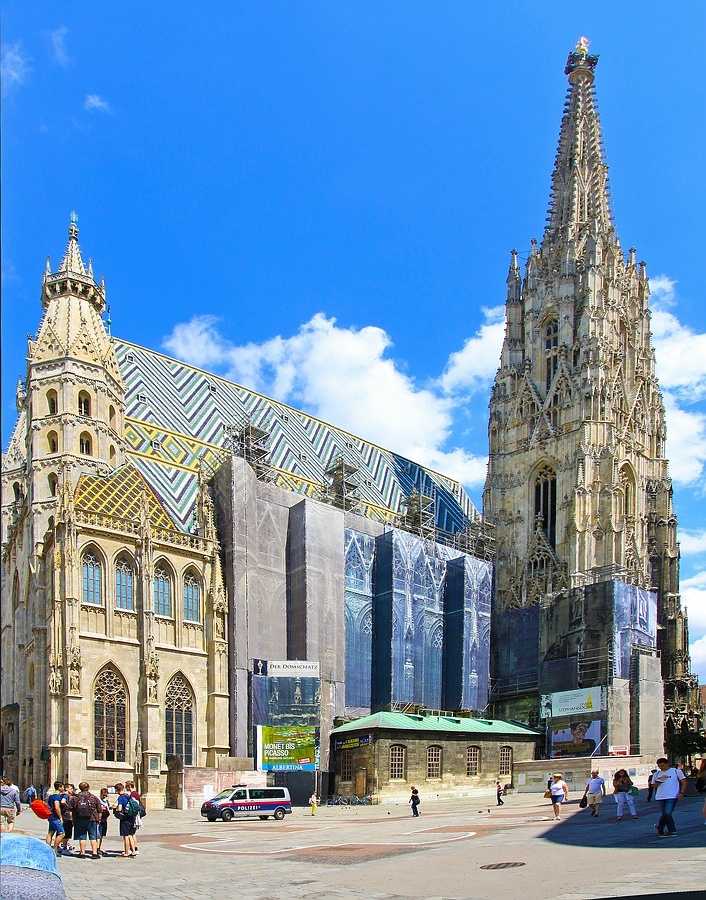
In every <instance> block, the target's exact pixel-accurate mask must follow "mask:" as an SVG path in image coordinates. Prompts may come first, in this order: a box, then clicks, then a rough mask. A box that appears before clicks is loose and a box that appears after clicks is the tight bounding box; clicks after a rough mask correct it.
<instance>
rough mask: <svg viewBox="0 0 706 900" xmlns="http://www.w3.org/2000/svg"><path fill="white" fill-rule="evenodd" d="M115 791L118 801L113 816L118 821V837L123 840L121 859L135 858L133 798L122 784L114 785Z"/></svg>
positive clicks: (135, 815)
mask: <svg viewBox="0 0 706 900" xmlns="http://www.w3.org/2000/svg"><path fill="white" fill-rule="evenodd" d="M115 790H116V791H117V792H118V800H117V803H116V804H115V807H114V809H113V814H114V815H115V816H116V817H117V818H118V819H120V837H121V838H122V839H123V852H122V853H121V854H120V855H121V856H122V857H124V858H127V857H132V858H135V857H137V853H136V849H137V844H136V841H135V819H136V817H137V814H136V813H133V812H132V808H133V802H134V798H133V797H131V796H130V794H129V793H128V790H127V786H126V785H124V784H120V783H118V784H116V785H115Z"/></svg>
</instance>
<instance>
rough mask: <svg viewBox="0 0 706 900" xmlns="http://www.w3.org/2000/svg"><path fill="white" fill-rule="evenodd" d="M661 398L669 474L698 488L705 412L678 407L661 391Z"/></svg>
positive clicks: (704, 456) (704, 453) (705, 449)
mask: <svg viewBox="0 0 706 900" xmlns="http://www.w3.org/2000/svg"><path fill="white" fill-rule="evenodd" d="M663 397H664V408H665V412H666V416H667V442H666V448H665V450H666V454H665V455H666V457H667V459H668V460H669V474H670V475H671V476H672V478H673V479H674V481H675V482H677V483H679V484H682V485H691V486H693V487H696V488H699V489H701V488H703V473H704V466H705V465H706V415H704V414H703V413H700V412H687V411H686V410H683V409H681V408H680V406H679V404H678V401H677V399H676V398H675V397H673V396H672V394H670V393H669V391H664V392H663Z"/></svg>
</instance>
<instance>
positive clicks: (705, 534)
mask: <svg viewBox="0 0 706 900" xmlns="http://www.w3.org/2000/svg"><path fill="white" fill-rule="evenodd" d="M679 546H680V548H681V555H682V556H694V555H695V554H697V553H706V531H696V532H691V531H685V530H684V529H679Z"/></svg>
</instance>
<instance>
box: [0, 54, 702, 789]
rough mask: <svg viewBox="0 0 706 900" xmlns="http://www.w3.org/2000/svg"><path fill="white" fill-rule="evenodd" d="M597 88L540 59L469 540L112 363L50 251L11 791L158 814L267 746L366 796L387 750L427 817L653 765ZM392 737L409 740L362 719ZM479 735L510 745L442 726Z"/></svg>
mask: <svg viewBox="0 0 706 900" xmlns="http://www.w3.org/2000/svg"><path fill="white" fill-rule="evenodd" d="M596 62H597V57H592V56H589V55H588V53H587V50H586V48H585V47H584V46H583V45H580V46H579V48H578V49H577V51H576V53H572V54H571V55H570V57H569V64H568V66H567V74H568V75H569V81H570V87H569V94H568V98H567V106H566V108H565V113H564V119H563V122H562V128H561V136H560V144H559V152H558V155H557V162H556V167H555V172H554V176H553V194H552V201H551V209H550V221H549V224H548V226H547V230H546V232H545V236H544V240H543V242H542V244H541V246H537V245H536V242H534V243H533V250H532V253H531V255H530V258H529V260H528V262H527V268H526V272H525V276H524V279H523V278H522V276H521V274H520V270H519V264H518V262H517V258H516V255H514V254H513V260H512V264H511V268H510V274H509V277H508V293H507V326H506V337H505V343H504V346H503V351H502V359H501V363H500V369H499V370H498V374H497V377H496V382H495V386H494V388H493V392H492V397H491V400H490V425H489V441H490V458H489V469H488V480H487V484H486V489H485V494H484V511H483V517H481V515H480V514H479V512H478V511H477V510H476V509H475V508H474V506H473V504H472V503H471V501H470V499H469V497H468V496H467V494H466V492H465V491H464V489H463V488H462V486H461V485H460V484H458V483H457V482H455V481H453V480H452V479H449V478H447V477H446V476H444V475H443V474H441V473H437V472H433V471H430V470H428V469H425V468H424V467H422V466H419V465H417V464H416V463H415V462H414V461H412V460H409V459H406V458H404V457H401V456H399V455H396V454H395V453H394V452H390V451H388V450H385V449H383V448H380V447H377V446H375V445H374V444H371V443H370V442H367V441H366V440H364V439H362V438H360V437H357V436H355V435H352V434H349V433H346V432H344V431H342V430H340V429H337V428H335V427H334V426H332V425H329V424H327V423H324V422H321V421H319V420H317V419H315V418H313V417H311V416H309V415H307V414H306V413H302V412H300V411H297V410H295V409H292V408H290V407H288V406H286V405H283V404H281V403H279V402H277V401H274V400H271V399H269V398H267V397H264V396H261V395H259V394H257V393H255V392H254V391H251V390H249V389H247V388H244V387H242V386H239V385H236V384H233V383H231V382H228V381H226V380H224V379H222V378H219V377H217V376H215V375H212V374H210V373H208V372H205V371H202V370H199V369H196V368H194V367H192V366H189V365H186V364H184V363H182V362H179V361H177V360H174V359H170V358H168V357H166V356H164V355H163V354H161V353H158V352H156V351H154V350H151V349H149V348H144V347H139V346H137V345H134V344H131V343H128V342H126V341H123V340H120V339H119V338H117V337H113V336H111V335H110V334H109V331H108V329H107V327H106V323H105V321H104V318H103V317H104V314H105V309H106V307H105V285H104V281H103V278H102V276H101V278H100V280H99V281H97V280H96V279H95V278H94V274H93V269H92V263H91V261H90V260H89V261H88V265H86V263H85V261H84V258H83V256H82V254H81V251H80V248H79V244H78V228H77V225H76V222H75V221H72V222H71V225H70V227H69V235H68V244H67V246H66V250H65V253H64V256H63V258H62V261H61V263H60V264H59V266H58V267H57V268H56V269H55V270H54V269H53V268H52V266H51V265H50V262H49V260H47V266H46V271H45V272H44V274H43V277H42V282H41V313H42V314H41V320H40V322H39V326H38V329H37V333H36V336H35V337H33V338H31V339H30V340H29V343H28V352H27V370H26V373H25V377H24V378H23V379H20V381H19V383H18V386H17V414H18V417H17V424H16V427H15V430H14V433H13V435H12V438H11V441H10V444H9V447H8V450H7V453H6V454H5V455H4V457H3V472H2V504H3V505H2V567H3V571H2V574H3V584H2V632H1V636H0V649H1V652H2V669H3V679H2V687H1V691H2V693H1V695H0V741H1V742H2V743H1V751H2V761H3V768H4V770H5V771H6V772H8V773H9V774H11V775H12V777H13V778H14V779H15V780H17V781H18V782H19V783H21V784H26V783H29V782H30V781H33V782H34V783H35V785H37V784H40V783H44V784H48V783H49V782H50V781H51V780H53V779H55V778H69V779H70V780H71V781H73V782H75V783H77V782H79V781H80V780H82V779H84V778H85V779H87V780H88V781H89V782H91V783H92V784H98V783H105V784H112V783H115V782H116V781H119V780H122V781H124V780H125V779H126V778H127V777H128V776H130V775H133V774H136V775H137V776H138V777H139V779H140V782H141V787H142V792H143V794H144V795H145V799H146V802H147V804H148V805H149V806H152V807H158V806H161V805H164V803H165V801H166V800H167V798H172V799H170V800H169V802H175V803H180V802H181V800H180V799H178V798H177V799H176V800H174V799H173V798H174V797H175V792H174V780H173V779H171V781H170V777H171V775H172V774H173V773H174V771H175V770H176V769H178V768H179V767H189V768H204V769H206V768H208V769H209V771H213V772H218V771H219V770H223V769H227V770H232V771H238V770H239V769H242V768H247V767H248V766H251V765H252V760H255V761H256V764H257V765H258V766H259V767H261V768H265V769H268V768H269V770H271V771H273V772H275V773H277V772H280V773H281V772H285V773H286V771H287V770H288V767H290V763H289V762H287V763H284V762H283V763H280V764H277V762H276V761H275V762H273V761H272V758H274V757H273V756H272V755H273V754H275V755H276V754H277V753H284V749H283V748H284V746H285V744H286V745H287V746H291V747H294V748H298V749H299V750H300V751H301V752H300V753H298V758H297V759H295V760H293V761H292V763H291V768H292V769H296V770H297V771H299V770H301V771H313V770H316V769H320V770H322V771H324V772H327V771H330V772H333V771H334V770H337V772H338V780H339V782H340V781H341V780H342V778H341V776H342V774H349V775H351V779H353V775H352V774H351V773H353V772H354V771H358V770H359V769H361V770H362V769H366V771H367V770H368V769H369V770H370V773H371V778H372V777H373V774H372V773H373V772H374V783H375V784H380V785H387V786H388V787H390V783H391V782H394V784H392V786H391V788H390V789H394V790H396V789H398V788H399V786H400V783H401V781H402V782H406V780H408V779H407V775H406V774H404V775H402V776H399V773H400V772H405V773H406V772H407V768H406V766H407V763H405V764H404V766H402V767H401V764H400V758H401V757H400V753H401V751H400V750H399V748H400V746H404V748H405V753H408V754H409V755H408V756H405V759H406V760H408V763H409V766H410V768H409V772H411V773H413V774H414V777H415V778H418V779H419V778H420V776H421V774H422V772H423V767H424V762H423V760H424V759H426V760H427V763H428V764H429V765H431V763H429V759H430V758H429V757H428V753H429V747H432V748H434V747H436V748H440V750H439V755H438V774H439V779H440V780H441V781H443V780H444V779H446V782H447V783H448V784H450V785H453V786H454V789H456V788H457V787H458V786H459V785H465V786H466V787H468V786H469V785H470V786H472V785H473V784H475V783H476V782H477V780H478V778H480V777H481V774H482V777H483V778H484V779H490V778H492V777H494V776H495V775H496V774H498V775H499V774H500V772H501V770H502V772H503V777H504V778H506V777H507V773H506V771H505V770H506V768H507V761H508V759H510V760H512V758H513V756H512V754H515V756H514V758H516V759H518V760H520V759H521V760H523V761H528V760H530V759H531V758H532V756H533V755H534V754H535V753H536V752H540V753H543V752H549V753H550V752H553V748H554V743H557V744H559V743H562V742H563V744H564V752H566V751H567V748H571V752H572V753H576V754H578V755H581V754H582V753H584V752H589V751H592V750H595V749H597V748H598V749H600V747H601V746H604V747H605V746H608V744H625V745H629V747H630V749H631V751H634V752H639V753H647V752H653V750H655V749H656V748H658V747H660V746H661V739H662V732H663V726H664V720H663V707H664V708H665V709H666V714H667V722H668V725H669V727H672V728H679V727H682V725H683V724H693V723H694V722H696V721H697V717H698V711H699V708H700V707H699V705H698V701H697V696H696V691H697V683H696V679H695V677H694V676H693V675H692V674H691V672H690V664H689V657H688V626H687V621H686V616H685V614H684V612H683V611H682V609H681V605H680V600H679V593H678V591H679V583H678V563H679V549H678V544H677V542H676V519H675V517H674V513H673V509H672V504H671V482H670V480H669V475H668V469H667V461H666V460H665V459H664V438H665V426H664V410H663V406H662V402H661V396H660V393H659V386H658V384H657V380H656V377H655V374H654V351H653V350H652V348H651V346H650V338H649V304H648V298H649V286H648V280H647V275H646V272H645V268H644V265H643V264H640V265H638V263H637V262H636V257H635V253H634V251H630V253H629V254H628V256H627V257H626V256H625V255H624V254H623V251H622V249H621V247H620V244H619V241H618V238H617V235H616V233H615V229H614V226H613V223H612V217H611V214H610V211H609V206H608V194H607V168H606V166H605V163H604V161H603V155H602V147H601V142H600V127H599V123H598V117H597V113H596V108H595V100H594V94H593V77H594V75H593V73H594V69H595V65H596ZM38 313H39V309H38ZM496 549H497V556H496ZM586 690H589V692H590V691H593V694H590V698H589V695H588V694H586V693H585V692H586ZM582 691H583V692H584V693H583V694H581V692H582ZM572 692H573V696H572V698H569V699H568V700H567V698H566V696H564V695H566V694H567V693H568V694H572ZM577 692H578V694H579V695H580V696H579V697H578V700H577ZM581 697H583V701H581ZM577 702H578V703H579V706H578V707H577V705H576V704H577ZM581 702H583V707H581V705H580V704H581ZM489 704H492V706H489ZM567 704H568V706H567ZM572 704H573V706H572ZM420 709H423V710H425V711H426V712H429V711H435V715H436V718H435V719H434V720H433V719H432V718H428V719H426V720H425V721H422V720H421V719H414V718H409V717H408V718H407V719H400V720H393V719H390V718H389V716H391V715H393V714H401V712H402V711H405V712H406V713H408V714H411V715H412V716H414V715H417V713H416V712H415V710H420ZM489 709H492V710H494V712H495V714H496V715H498V716H499V717H500V718H501V719H515V720H518V721H519V722H521V723H524V726H521V725H512V724H509V723H508V724H505V725H503V723H500V722H496V723H494V724H493V725H488V724H487V723H486V724H483V723H482V722H480V721H479V722H478V723H477V724H476V725H473V724H472V720H471V718H470V716H471V714H472V713H475V714H478V713H479V712H481V711H485V715H487V711H488V710H489ZM443 711H447V714H443ZM448 713H452V715H448ZM576 713H578V716H579V718H578V720H577V719H576ZM376 715H377V716H378V718H377V719H374V718H371V719H365V718H364V719H363V725H362V726H361V727H362V728H363V730H364V731H365V734H371V735H372V736H373V737H372V738H371V741H372V743H371V744H370V745H368V744H367V743H365V742H363V743H360V744H359V745H356V749H359V752H358V754H357V755H356V754H354V756H355V759H353V758H352V757H351V756H350V755H348V756H345V758H344V757H340V758H339V757H336V749H335V748H336V742H337V741H339V740H343V739H344V738H345V739H350V740H353V739H355V740H358V739H359V738H360V737H361V735H362V732H361V728H360V727H357V726H355V725H354V726H352V727H349V723H351V722H352V720H356V719H360V718H361V717H366V716H371V717H375V716H376ZM384 715H388V718H384ZM380 716H383V718H380ZM594 723H598V724H594ZM527 726H530V727H527ZM536 726H541V728H542V733H544V732H545V729H546V731H547V733H548V734H549V743H548V744H547V745H546V746H544V747H543V746H541V745H542V744H543V738H542V740H540V741H538V740H537V731H536V730H535V728H536ZM282 729H288V731H286V734H287V735H288V737H287V740H286V741H284V740H283V739H282V735H283V734H285V732H284V731H282ZM334 729H336V730H335V733H333V736H332V732H333V730H334ZM341 729H344V731H341ZM346 729H347V730H348V731H351V734H350V735H348V731H346ZM402 732H404V735H406V737H404V740H403V738H402V737H400V734H402ZM432 732H434V733H433V734H432ZM442 732H443V734H442ZM555 733H561V734H562V735H563V736H562V740H561V741H556V742H554V738H553V735H554V734H555ZM346 736H347V737H346ZM386 742H387V743H386ZM430 742H431V743H430ZM393 745H394V746H395V747H396V748H397V749H396V750H395V754H396V755H395V754H392V751H391V747H392V746H393ZM372 748H374V750H373V749H372ZM535 748H536V749H535ZM339 749H346V750H348V749H353V748H352V747H351V746H349V747H344V748H339ZM476 750H477V751H478V754H480V756H478V757H476V755H475V754H476ZM332 751H333V757H332V756H331V754H332ZM434 752H436V751H434ZM508 753H510V756H508ZM268 754H269V756H268ZM370 754H373V755H370ZM424 754H427V756H424ZM469 754H470V755H469ZM393 756H394V760H393ZM271 757H272V758H271ZM444 759H445V760H447V763H448V768H447V769H444V765H446V764H445V763H443V762H442V760H444ZM481 759H482V760H483V761H484V762H483V763H481V762H478V760H481ZM436 760H437V756H434V759H433V760H432V763H433V764H434V766H436V764H437V763H436ZM393 763H394V766H395V768H394V773H395V777H393V776H392V775H391V772H392V771H393V769H391V768H390V767H392V766H393ZM342 765H343V766H344V769H345V771H343V772H342V771H341V769H340V766H342ZM479 767H480V768H479ZM457 768H458V770H459V771H458V772H456V769H457ZM511 768H512V765H511V764H510V772H509V775H510V777H511V776H512V771H511ZM430 771H433V778H436V773H437V768H433V769H427V774H428V773H429V772H430ZM429 777H432V776H429ZM400 779H401V781H400ZM372 784H373V781H371V782H369V783H366V791H370V790H371V789H372ZM177 793H178V792H177Z"/></svg>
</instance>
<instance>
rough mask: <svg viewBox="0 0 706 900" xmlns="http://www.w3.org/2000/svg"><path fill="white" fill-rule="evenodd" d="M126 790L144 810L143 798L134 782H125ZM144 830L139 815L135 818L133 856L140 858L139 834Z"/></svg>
mask: <svg viewBox="0 0 706 900" xmlns="http://www.w3.org/2000/svg"><path fill="white" fill-rule="evenodd" d="M125 790H126V791H127V792H128V793H129V794H130V796H131V797H132V798H133V800H137V802H138V803H139V804H140V808H141V809H142V808H143V807H142V797H141V796H140V795H139V794H138V792H137V789H136V788H135V782H134V781H126V782H125ZM140 828H142V816H141V815H140V813H138V814H137V815H136V816H135V833H134V834H133V841H134V843H133V848H132V849H133V856H139V854H140V848H139V847H138V846H137V832H138V831H139V829H140Z"/></svg>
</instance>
